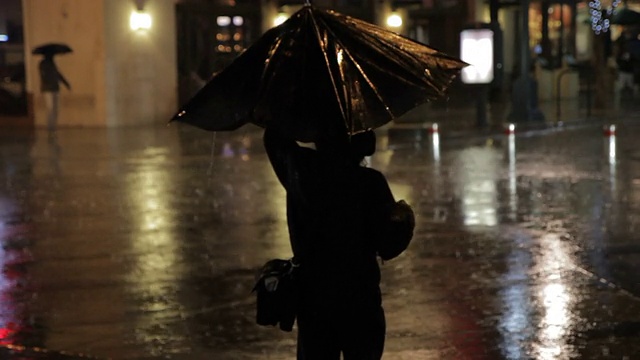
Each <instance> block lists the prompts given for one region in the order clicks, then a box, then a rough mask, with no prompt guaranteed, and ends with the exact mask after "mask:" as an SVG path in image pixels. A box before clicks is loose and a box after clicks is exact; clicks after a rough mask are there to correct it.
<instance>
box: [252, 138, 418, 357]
mask: <svg viewBox="0 0 640 360" xmlns="http://www.w3.org/2000/svg"><path fill="white" fill-rule="evenodd" d="M343 131H344V130H343ZM336 133H339V132H335V133H334V134H333V135H331V134H328V135H327V136H326V137H324V138H322V139H319V140H318V141H317V142H316V143H315V147H316V149H315V150H314V149H309V148H306V147H302V146H299V145H298V144H297V143H296V141H294V140H293V139H291V138H288V137H287V136H285V135H282V133H279V131H278V129H274V128H269V127H267V130H265V134H264V144H265V148H266V150H267V154H268V156H269V159H270V161H271V164H272V166H273V168H274V170H275V173H276V175H277V176H278V178H279V180H280V182H281V183H282V184H283V186H284V187H285V189H286V191H287V221H288V226H289V234H290V239H291V245H292V249H293V253H294V258H295V261H296V262H297V263H299V264H300V267H299V274H298V289H299V298H298V309H297V324H298V359H300V360H302V359H304V360H309V359H322V360H333V359H336V360H338V359H340V353H342V354H343V356H344V359H346V360H350V359H357V360H369V359H376V360H377V359H380V358H381V356H382V353H383V348H384V340H385V317H384V311H383V309H382V304H381V293H380V287H379V284H380V268H379V265H378V260H377V255H378V254H379V245H380V242H382V241H383V239H384V237H385V236H388V234H389V231H390V227H389V222H390V220H389V219H390V217H391V215H392V214H391V209H392V207H393V205H394V204H395V200H394V198H393V195H392V193H391V190H390V189H389V185H388V184H387V181H386V179H385V177H384V176H383V175H382V174H381V173H380V172H378V171H376V170H374V169H370V168H366V167H363V166H360V164H361V162H362V160H363V159H364V157H365V156H369V155H371V154H373V152H374V151H375V142H376V139H375V134H374V133H373V131H368V132H365V133H361V134H358V135H354V136H352V137H351V138H349V137H348V136H347V135H346V131H345V134H344V135H336ZM407 206H408V205H407ZM411 221H413V213H411ZM411 231H413V227H411Z"/></svg>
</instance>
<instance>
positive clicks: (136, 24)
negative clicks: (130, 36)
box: [129, 0, 151, 30]
mask: <svg viewBox="0 0 640 360" xmlns="http://www.w3.org/2000/svg"><path fill="white" fill-rule="evenodd" d="M145 2H146V1H145V0H134V3H135V5H136V10H135V11H133V12H132V13H131V16H130V17H129V27H131V30H149V29H151V15H149V13H148V12H146V11H144V3H145Z"/></svg>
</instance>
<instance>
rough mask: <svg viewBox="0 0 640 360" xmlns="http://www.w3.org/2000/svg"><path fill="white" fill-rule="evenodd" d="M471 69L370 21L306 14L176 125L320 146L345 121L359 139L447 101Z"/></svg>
mask: <svg viewBox="0 0 640 360" xmlns="http://www.w3.org/2000/svg"><path fill="white" fill-rule="evenodd" d="M466 65H467V64H466V63H464V62H462V61H460V60H459V59H456V58H454V57H451V56H448V55H446V54H444V53H441V52H439V51H437V50H434V49H432V48H430V47H428V46H426V45H424V44H421V43H418V42H416V41H414V40H411V39H409V38H406V37H404V36H401V35H398V34H396V33H393V32H391V31H388V30H385V29H383V28H381V27H378V26H376V25H373V24H370V23H368V22H365V21H362V20H358V19H355V18H352V17H349V16H345V15H342V14H340V13H338V12H335V11H331V10H321V9H318V8H316V7H314V6H311V5H305V6H304V7H302V8H301V9H300V10H299V11H298V12H296V13H295V14H294V15H292V16H291V17H290V18H289V20H287V21H286V22H284V23H283V24H282V25H280V26H277V27H275V28H273V29H271V30H269V31H267V32H266V33H265V34H264V35H263V36H262V37H261V38H260V39H258V40H257V41H256V43H255V44H254V45H252V46H251V47H249V48H248V49H247V50H246V51H245V52H244V53H242V54H241V55H240V56H239V57H238V58H236V60H234V61H233V62H232V63H231V65H229V66H228V67H227V68H225V69H224V70H222V71H221V72H220V73H218V74H217V75H216V76H214V77H213V78H212V79H211V80H210V81H209V82H208V83H207V84H206V85H205V86H204V87H203V88H202V89H201V90H200V91H199V92H198V93H196V94H195V95H194V97H193V98H192V99H190V100H189V101H188V102H187V103H186V104H185V105H184V106H183V107H182V108H181V109H180V110H179V111H178V113H177V114H176V115H175V116H174V117H173V119H172V121H179V122H183V123H188V124H191V125H194V126H197V127H199V128H202V129H205V130H210V131H219V130H233V129H236V128H238V127H240V126H242V125H244V124H246V123H248V122H252V123H254V124H256V125H259V126H262V127H266V126H279V127H281V128H282V129H285V130H286V131H287V132H289V134H290V135H291V136H293V137H294V138H296V139H297V140H300V141H313V140H314V139H315V138H316V137H317V136H318V134H319V133H321V132H323V131H326V129H327V127H329V126H331V127H335V125H336V124H334V123H332V122H336V120H337V121H338V125H339V126H343V127H344V129H345V130H346V131H347V132H348V133H349V134H355V133H358V132H361V131H364V130H369V129H373V128H377V127H379V126H382V125H384V124H386V123H388V122H389V121H391V120H393V119H394V118H396V117H399V116H400V115H402V114H404V113H406V112H407V111H409V110H411V109H412V108H414V107H416V106H417V105H419V104H421V103H424V102H426V101H428V100H431V99H436V98H439V97H441V96H443V95H444V94H445V90H446V88H447V86H448V85H449V84H450V83H451V81H452V80H453V78H454V77H455V76H456V75H457V74H458V73H459V71H460V69H461V68H463V67H464V66H466Z"/></svg>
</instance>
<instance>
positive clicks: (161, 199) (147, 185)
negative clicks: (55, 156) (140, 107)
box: [126, 148, 180, 355]
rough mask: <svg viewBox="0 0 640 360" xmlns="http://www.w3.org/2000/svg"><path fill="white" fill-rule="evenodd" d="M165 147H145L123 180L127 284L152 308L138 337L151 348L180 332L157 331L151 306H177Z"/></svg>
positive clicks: (172, 308)
mask: <svg viewBox="0 0 640 360" xmlns="http://www.w3.org/2000/svg"><path fill="white" fill-rule="evenodd" d="M163 151H168V150H166V149H165V150H162V149H152V148H148V149H146V150H144V151H143V152H142V158H144V159H145V160H146V161H145V163H144V165H142V166H140V169H139V171H136V172H132V173H131V175H130V177H129V178H128V179H127V183H126V185H127V193H128V196H129V201H128V202H129V204H130V205H129V206H128V209H130V210H129V211H130V218H131V224H132V229H131V238H130V247H131V250H132V253H133V254H135V257H134V258H133V259H134V262H133V264H132V265H133V268H132V271H131V272H130V273H129V274H128V275H127V280H128V283H129V284H131V287H130V291H131V292H132V293H133V294H134V296H135V297H136V298H139V299H140V304H139V305H138V306H140V307H141V309H142V310H143V311H145V313H147V314H151V315H150V316H149V317H147V318H141V319H140V321H141V323H140V324H139V325H138V327H137V329H138V330H137V331H136V337H137V338H138V343H140V344H145V345H149V350H152V349H155V350H153V351H162V349H158V348H157V346H153V342H158V341H159V342H167V341H168V340H169V339H171V340H176V339H178V338H180V335H179V334H174V333H169V329H168V328H167V329H165V331H164V332H158V331H157V327H158V326H160V325H161V321H162V320H161V319H156V318H155V317H154V316H153V313H154V312H155V311H160V310H165V311H166V310H169V311H177V309H180V303H179V299H178V298H177V294H176V291H175V289H176V287H177V284H172V283H171V282H172V281H175V280H176V279H177V278H178V277H179V274H175V273H173V272H175V270H176V269H178V268H179V266H177V264H178V261H179V259H178V255H179V250H180V249H179V245H178V241H177V239H176V234H175V233H174V230H173V228H172V225H171V224H172V222H173V221H172V219H171V218H170V216H169V215H170V214H171V213H172V212H170V211H169V209H170V205H171V204H170V203H169V201H170V199H169V196H170V193H171V188H170V184H171V183H172V176H171V170H170V169H171V166H170V165H169V164H167V162H168V161H167V159H166V158H165V156H164V153H163ZM158 354H159V353H158ZM158 354H152V355H158Z"/></svg>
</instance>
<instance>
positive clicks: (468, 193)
mask: <svg viewBox="0 0 640 360" xmlns="http://www.w3.org/2000/svg"><path fill="white" fill-rule="evenodd" d="M496 155H497V154H496V152H495V151H494V149H492V148H469V149H465V150H462V151H461V152H460V155H459V159H458V160H459V162H458V165H459V169H458V170H457V172H458V173H459V174H460V180H459V181H458V182H457V186H458V188H459V191H460V193H461V195H460V198H461V200H462V212H463V216H464V225H466V226H478V225H479V226H496V225H497V224H498V219H497V210H496V209H497V207H498V200H497V189H496V181H497V176H498V157H497V156H496Z"/></svg>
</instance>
